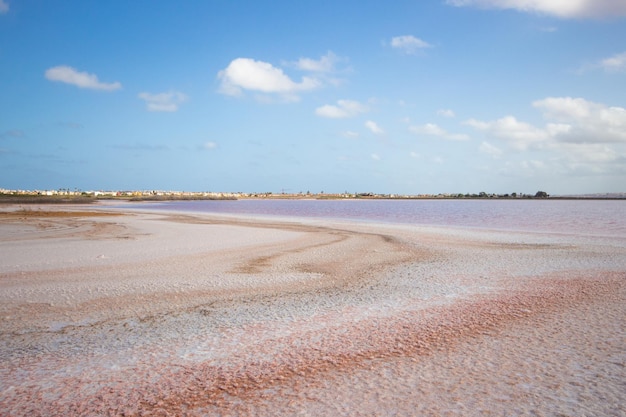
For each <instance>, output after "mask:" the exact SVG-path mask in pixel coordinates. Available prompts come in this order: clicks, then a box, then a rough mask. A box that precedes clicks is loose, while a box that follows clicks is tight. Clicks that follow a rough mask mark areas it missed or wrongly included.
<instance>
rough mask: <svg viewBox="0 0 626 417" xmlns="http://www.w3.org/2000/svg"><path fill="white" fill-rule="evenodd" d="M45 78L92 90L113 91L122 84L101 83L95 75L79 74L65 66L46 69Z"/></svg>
mask: <svg viewBox="0 0 626 417" xmlns="http://www.w3.org/2000/svg"><path fill="white" fill-rule="evenodd" d="M45 76H46V78H47V79H48V80H50V81H59V82H62V83H66V84H71V85H75V86H77V87H80V88H89V89H92V90H103V91H113V90H119V89H120V88H122V84H120V83H119V82H114V83H103V82H100V81H99V80H98V77H97V76H96V75H95V74H89V73H87V72H80V71H77V70H75V69H74V68H72V67H68V66H65V65H61V66H57V67H52V68H49V69H47V70H46V73H45Z"/></svg>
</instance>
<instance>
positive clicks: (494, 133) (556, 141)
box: [466, 97, 626, 173]
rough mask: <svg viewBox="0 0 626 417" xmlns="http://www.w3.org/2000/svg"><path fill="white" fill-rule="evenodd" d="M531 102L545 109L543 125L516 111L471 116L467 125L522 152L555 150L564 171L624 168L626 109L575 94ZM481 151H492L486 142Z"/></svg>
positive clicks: (592, 171)
mask: <svg viewBox="0 0 626 417" xmlns="http://www.w3.org/2000/svg"><path fill="white" fill-rule="evenodd" d="M532 104H533V107H535V108H536V109H538V110H540V111H542V113H543V117H544V119H545V120H546V123H545V125H544V126H541V127H538V126H533V125H531V124H529V123H524V122H521V121H518V120H517V119H516V118H515V117H513V116H506V117H503V118H501V119H498V120H495V121H487V122H485V121H480V120H475V119H470V120H468V121H466V124H467V125H469V126H472V127H474V128H475V129H477V130H480V131H482V132H484V133H485V134H486V135H487V136H489V137H492V138H494V139H499V140H502V141H503V142H505V143H508V144H509V145H510V146H511V147H512V148H514V149H517V150H520V151H524V150H529V149H532V150H543V151H552V152H555V154H556V156H555V157H554V158H553V159H552V161H553V162H554V164H556V165H558V166H560V167H561V169H562V170H563V172H571V173H574V172H579V173H600V172H617V171H619V170H620V169H621V170H622V171H625V170H624V169H623V166H621V167H620V164H623V163H624V161H626V154H625V153H624V149H625V146H626V109H625V108H623V107H611V106H607V105H605V104H602V103H595V102H592V101H588V100H585V99H583V98H571V97H548V98H545V99H542V100H537V101H535V102H533V103H532ZM485 143H487V142H485ZM480 150H481V151H482V152H486V153H491V152H492V149H491V148H490V146H486V145H485V146H481V149H480ZM492 155H493V154H492ZM616 170H617V171H616Z"/></svg>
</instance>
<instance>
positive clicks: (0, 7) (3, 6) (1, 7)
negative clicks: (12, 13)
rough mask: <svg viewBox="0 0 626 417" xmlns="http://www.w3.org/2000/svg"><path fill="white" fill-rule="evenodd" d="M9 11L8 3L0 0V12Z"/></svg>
mask: <svg viewBox="0 0 626 417" xmlns="http://www.w3.org/2000/svg"><path fill="white" fill-rule="evenodd" d="M8 12H9V3H7V2H6V1H4V0H0V14H4V13H8Z"/></svg>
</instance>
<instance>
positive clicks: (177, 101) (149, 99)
mask: <svg viewBox="0 0 626 417" xmlns="http://www.w3.org/2000/svg"><path fill="white" fill-rule="evenodd" d="M138 97H139V98H140V99H142V100H144V101H145V102H146V107H147V109H148V111H165V112H175V111H177V110H178V106H180V105H181V104H182V103H183V102H185V101H186V100H187V96H186V95H184V94H183V93H180V92H178V91H169V92H167V93H158V94H151V93H139V95H138Z"/></svg>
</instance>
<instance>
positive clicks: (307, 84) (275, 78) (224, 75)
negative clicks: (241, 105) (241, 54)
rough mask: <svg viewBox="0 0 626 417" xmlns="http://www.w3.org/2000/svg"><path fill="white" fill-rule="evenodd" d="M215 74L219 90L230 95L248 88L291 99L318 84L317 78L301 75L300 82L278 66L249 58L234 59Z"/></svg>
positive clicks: (236, 94) (240, 92)
mask: <svg viewBox="0 0 626 417" xmlns="http://www.w3.org/2000/svg"><path fill="white" fill-rule="evenodd" d="M217 76H218V78H219V79H220V80H221V85H220V89H219V91H220V92H221V93H223V94H226V95H230V96H239V95H241V94H242V90H250V91H256V92H261V93H267V94H281V95H284V96H286V97H291V98H292V99H293V96H294V95H295V94H296V93H298V92H301V91H308V90H313V89H315V88H318V87H319V86H320V82H319V81H318V80H316V79H314V78H310V77H302V80H301V81H300V82H295V81H293V80H292V79H291V78H289V77H288V76H287V75H286V74H285V73H284V72H283V70H281V69H280V68H276V67H274V66H273V65H272V64H269V63H267V62H263V61H255V60H254V59H250V58H237V59H234V60H233V61H231V63H230V64H229V65H228V67H226V68H225V69H224V70H222V71H220V72H219V73H218V75H217Z"/></svg>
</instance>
